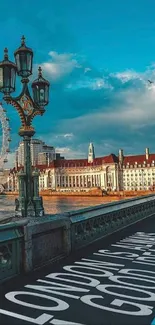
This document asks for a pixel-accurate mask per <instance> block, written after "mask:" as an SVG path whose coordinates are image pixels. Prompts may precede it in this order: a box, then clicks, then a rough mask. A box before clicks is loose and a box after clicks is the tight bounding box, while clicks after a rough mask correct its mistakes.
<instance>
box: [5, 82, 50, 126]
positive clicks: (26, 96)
mask: <svg viewBox="0 0 155 325" xmlns="http://www.w3.org/2000/svg"><path fill="white" fill-rule="evenodd" d="M27 82H28V80H27V81H25V82H23V89H22V91H21V93H20V95H19V96H18V97H12V96H11V95H7V96H4V100H5V101H6V102H7V104H11V105H12V106H13V107H15V108H16V110H17V111H18V113H19V116H20V119H21V123H22V126H23V127H30V126H31V123H32V120H33V118H34V117H35V116H36V115H42V114H43V113H44V110H43V109H40V107H39V106H38V105H37V104H36V103H35V102H34V100H33V99H32V97H31V95H30V92H29V88H28V84H27Z"/></svg>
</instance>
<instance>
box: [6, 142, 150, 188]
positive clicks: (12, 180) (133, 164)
mask: <svg viewBox="0 0 155 325" xmlns="http://www.w3.org/2000/svg"><path fill="white" fill-rule="evenodd" d="M37 167H38V169H39V170H40V177H39V188H40V190H47V189H51V190H53V191H88V190H89V189H90V188H96V187H99V188H101V189H102V190H106V191H136V190H137V191H139V190H150V189H154V187H155V154H150V153H149V149H148V148H146V152H145V154H144V155H136V156H124V154H123V150H119V154H118V156H116V155H114V154H110V155H109V156H105V157H99V158H95V154H94V147H93V145H92V144H90V145H89V151H88V158H87V159H75V160H67V159H59V160H55V161H52V162H50V163H49V164H45V165H38V166H37ZM8 190H10V191H11V190H12V191H13V190H18V181H17V170H16V169H15V168H14V169H13V170H11V171H10V175H9V177H8Z"/></svg>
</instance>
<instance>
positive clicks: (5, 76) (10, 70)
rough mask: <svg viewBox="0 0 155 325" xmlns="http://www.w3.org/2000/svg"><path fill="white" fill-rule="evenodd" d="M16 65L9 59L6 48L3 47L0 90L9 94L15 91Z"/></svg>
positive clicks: (0, 65)
mask: <svg viewBox="0 0 155 325" xmlns="http://www.w3.org/2000/svg"><path fill="white" fill-rule="evenodd" d="M16 72H17V66H16V64H15V63H14V62H11V61H9V58H8V49H7V48H5V49H4V60H3V61H2V62H0V91H1V92H3V93H4V94H10V93H12V92H14V91H15V81H16Z"/></svg>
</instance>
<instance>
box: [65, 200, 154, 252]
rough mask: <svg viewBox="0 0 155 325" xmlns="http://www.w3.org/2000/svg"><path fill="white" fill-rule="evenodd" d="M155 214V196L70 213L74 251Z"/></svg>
mask: <svg viewBox="0 0 155 325" xmlns="http://www.w3.org/2000/svg"><path fill="white" fill-rule="evenodd" d="M154 213H155V195H149V196H143V197H139V198H133V199H128V200H125V201H119V202H112V203H108V204H104V205H103V204H102V205H99V206H95V207H90V208H85V209H82V210H78V211H73V212H70V220H71V247H72V250H75V249H78V248H81V247H83V246H86V245H88V244H90V243H92V242H93V241H95V240H97V239H100V238H102V237H103V236H106V235H109V234H111V233H113V232H114V231H117V230H118V229H122V228H124V227H126V226H128V225H131V224H133V223H135V222H137V221H138V220H142V219H144V218H146V217H148V216H151V215H153V214H154Z"/></svg>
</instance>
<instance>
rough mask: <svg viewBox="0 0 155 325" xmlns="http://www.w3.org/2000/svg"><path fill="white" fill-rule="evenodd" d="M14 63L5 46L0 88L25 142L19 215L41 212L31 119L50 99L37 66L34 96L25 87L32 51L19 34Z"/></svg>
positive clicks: (29, 73) (17, 202)
mask: <svg viewBox="0 0 155 325" xmlns="http://www.w3.org/2000/svg"><path fill="white" fill-rule="evenodd" d="M14 57H15V63H13V62H11V61H9V58H8V50H7V49H5V50H4V60H3V61H2V62H0V91H1V92H2V93H3V94H4V100H5V102H6V103H7V104H11V105H12V106H14V107H15V109H16V110H17V112H18V114H19V117H20V120H21V126H20V129H19V135H20V136H21V137H22V138H23V142H24V166H23V169H21V170H20V172H19V173H18V180H19V200H17V199H16V211H17V214H18V215H21V216H22V217H31V216H36V217H37V216H43V215H44V208H43V203H42V198H41V197H39V172H38V170H37V169H36V168H35V169H34V170H32V163H31V137H32V136H33V135H34V134H35V130H34V127H33V126H32V120H33V118H34V117H35V116H36V115H43V114H44V112H45V106H46V105H47V104H48V102H49V85H50V84H49V82H48V81H47V80H45V79H44V78H43V76H42V69H41V67H39V69H38V78H37V79H36V80H34V81H33V82H32V85H31V87H32V93H33V98H32V97H31V95H30V91H29V88H28V84H29V76H30V75H32V61H33V51H32V49H30V48H28V47H27V46H26V44H25V37H24V36H23V37H22V40H21V46H20V47H19V48H18V49H17V50H16V51H15V52H14ZM16 74H17V75H18V76H19V77H21V83H22V91H21V93H20V95H19V96H18V97H15V98H14V97H12V96H11V93H12V92H14V91H15V81H16Z"/></svg>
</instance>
